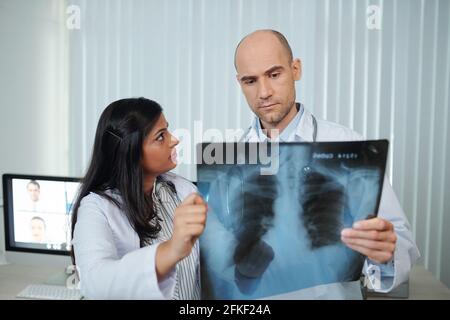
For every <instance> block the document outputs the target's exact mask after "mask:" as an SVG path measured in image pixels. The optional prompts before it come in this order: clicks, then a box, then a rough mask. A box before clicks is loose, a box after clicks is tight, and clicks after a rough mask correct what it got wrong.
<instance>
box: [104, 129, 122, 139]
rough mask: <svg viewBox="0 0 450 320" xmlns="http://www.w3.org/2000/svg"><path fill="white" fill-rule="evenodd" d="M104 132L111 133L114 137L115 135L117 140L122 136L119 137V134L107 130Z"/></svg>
mask: <svg viewBox="0 0 450 320" xmlns="http://www.w3.org/2000/svg"><path fill="white" fill-rule="evenodd" d="M106 132H108V133H109V134H111V135H113V136H114V137H116V138H117V139H119V141H122V138H121V137H119V136H118V135H117V134H115V133H114V132H112V131H109V130H106Z"/></svg>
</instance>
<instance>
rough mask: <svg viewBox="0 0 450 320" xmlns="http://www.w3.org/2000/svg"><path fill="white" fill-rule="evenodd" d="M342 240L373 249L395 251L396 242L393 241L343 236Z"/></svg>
mask: <svg viewBox="0 0 450 320" xmlns="http://www.w3.org/2000/svg"><path fill="white" fill-rule="evenodd" d="M342 241H343V242H344V243H345V244H351V245H354V246H355V245H356V246H360V247H364V248H367V249H371V250H380V251H387V252H394V250H395V244H394V243H392V242H384V241H373V240H368V239H355V238H345V237H343V238H342Z"/></svg>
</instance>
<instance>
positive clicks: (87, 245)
mask: <svg viewBox="0 0 450 320" xmlns="http://www.w3.org/2000/svg"><path fill="white" fill-rule="evenodd" d="M164 178H165V179H166V180H169V181H171V182H172V183H173V184H174V185H175V188H176V190H177V194H178V196H179V198H180V199H181V201H183V199H184V198H186V196H187V195H189V194H190V193H192V192H196V191H197V189H196V188H195V186H194V185H193V184H192V183H190V182H189V181H188V180H186V179H184V178H182V177H180V176H178V175H176V174H173V173H166V174H164ZM158 245H159V243H156V244H154V245H150V246H146V247H143V248H140V245H139V237H138V235H137V233H136V232H135V231H134V229H133V228H132V226H131V224H130V223H129V222H128V220H127V218H126V216H125V215H124V213H123V212H122V211H121V210H119V209H118V208H117V206H115V205H114V204H112V203H111V202H110V201H108V200H106V199H105V198H103V197H100V196H99V195H97V194H95V193H90V194H89V195H87V196H86V197H84V198H83V199H82V201H81V205H80V208H79V209H78V220H77V223H76V225H75V230H74V237H73V246H74V249H75V258H76V264H77V268H78V271H79V276H80V288H81V292H82V294H83V295H84V296H85V297H87V298H89V299H171V298H172V296H173V292H174V289H175V268H174V269H173V270H172V271H171V272H170V274H169V275H168V276H167V277H166V278H165V279H163V280H162V281H160V282H159V283H158V280H157V276H156V271H155V253H156V249H157V247H158ZM197 247H198V246H197Z"/></svg>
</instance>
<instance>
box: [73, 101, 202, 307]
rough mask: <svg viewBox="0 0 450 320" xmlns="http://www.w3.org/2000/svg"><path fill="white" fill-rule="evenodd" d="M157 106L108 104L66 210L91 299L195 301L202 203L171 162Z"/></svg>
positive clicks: (171, 147) (170, 140) (170, 144)
mask: <svg viewBox="0 0 450 320" xmlns="http://www.w3.org/2000/svg"><path fill="white" fill-rule="evenodd" d="M167 128H168V123H167V121H166V119H165V118H164V115H163V113H162V109H161V106H160V105H159V104H158V103H156V102H154V101H151V100H148V99H145V98H133V99H123V100H118V101H116V102H113V103H111V104H110V105H109V106H108V107H107V108H106V109H105V110H104V111H103V113H102V115H101V116H100V120H99V123H98V126H97V131H96V134H95V141H94V148H93V154H92V160H91V163H90V165H89V168H88V170H87V173H86V176H85V177H84V179H83V183H82V186H81V189H80V191H79V194H78V197H77V200H76V202H75V205H74V211H73V216H72V245H73V246H72V252H71V254H72V260H73V263H74V264H75V263H76V265H77V269H78V271H79V276H80V280H81V281H80V285H81V291H82V293H83V295H84V296H85V297H87V298H91V299H199V298H200V278H199V246H198V241H197V239H198V237H199V236H200V234H201V233H202V232H203V229H204V227H205V222H206V212H207V206H206V203H205V202H204V201H203V199H202V198H201V197H200V196H199V195H198V194H197V193H196V188H195V186H194V185H193V184H192V183H190V182H189V181H188V180H186V179H184V178H182V177H180V176H178V175H176V174H174V173H169V172H168V171H169V170H171V169H173V168H175V166H176V151H175V146H176V145H177V144H178V142H179V141H178V140H177V139H175V138H174V137H173V136H172V135H171V134H170V133H169V131H168V130H167Z"/></svg>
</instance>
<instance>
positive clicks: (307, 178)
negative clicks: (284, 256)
mask: <svg viewBox="0 0 450 320" xmlns="http://www.w3.org/2000/svg"><path fill="white" fill-rule="evenodd" d="M227 175H228V179H230V181H231V180H234V181H235V183H236V180H240V181H239V182H238V183H240V184H241V187H238V188H236V189H237V190H238V191H237V192H236V191H235V194H234V196H233V197H228V198H227V201H228V203H227V206H228V208H229V209H231V210H233V211H234V212H240V211H242V214H241V219H240V220H239V221H236V222H235V228H234V229H235V235H236V238H237V239H238V241H239V244H238V245H237V247H236V250H235V253H234V260H235V262H236V263H239V262H241V261H243V260H245V257H246V255H248V254H251V252H252V250H253V249H255V248H256V247H258V246H259V247H261V245H260V242H261V237H263V236H264V234H266V232H267V231H268V229H269V228H271V227H272V226H273V218H274V215H275V213H274V206H273V205H274V202H275V200H276V198H277V197H278V194H279V190H278V189H279V185H280V183H279V182H278V181H277V176H275V175H261V174H259V171H257V170H256V171H255V172H253V173H252V174H249V175H247V176H245V175H244V174H243V173H239V172H236V170H235V169H232V170H230V172H228V174H227ZM296 178H297V179H298V185H300V186H301V187H300V188H298V193H297V194H296V193H295V188H294V189H292V192H293V194H292V196H293V197H296V198H297V201H298V203H299V210H298V215H299V222H300V221H301V222H302V223H303V226H304V227H305V229H306V230H307V234H308V237H309V241H310V247H311V249H318V248H320V247H322V246H326V245H330V244H334V243H336V242H338V241H339V240H340V228H341V226H342V222H341V221H342V216H343V212H344V209H345V207H346V194H345V186H344V185H343V184H342V183H341V182H339V181H338V180H337V179H336V178H335V177H333V176H332V175H330V174H325V173H323V172H320V171H319V170H317V169H315V168H314V167H312V166H305V168H304V170H301V171H300V172H299V175H297V176H296ZM229 187H230V186H229ZM239 193H241V194H239ZM240 199H243V200H240ZM230 202H232V203H230ZM261 254H263V253H261ZM263 255H264V254H263ZM246 275H247V276H249V277H251V276H250V274H249V273H248V274H246ZM255 276H256V275H255Z"/></svg>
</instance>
